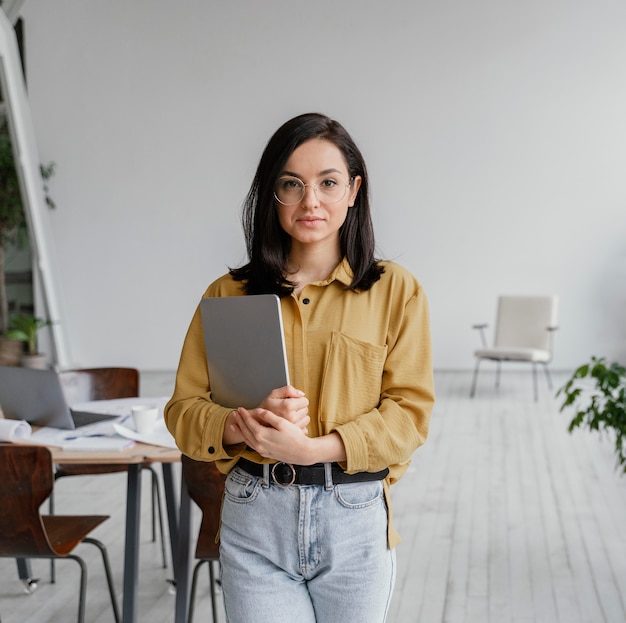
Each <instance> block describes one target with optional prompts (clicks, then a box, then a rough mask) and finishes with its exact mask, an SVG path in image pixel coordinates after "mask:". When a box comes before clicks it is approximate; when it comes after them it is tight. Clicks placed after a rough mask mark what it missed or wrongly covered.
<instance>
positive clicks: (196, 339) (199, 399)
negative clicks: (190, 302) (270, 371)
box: [164, 308, 244, 462]
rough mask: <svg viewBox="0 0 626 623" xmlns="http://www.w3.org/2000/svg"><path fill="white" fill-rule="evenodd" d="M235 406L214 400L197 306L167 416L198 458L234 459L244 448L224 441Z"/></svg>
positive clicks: (180, 445) (170, 425)
mask: <svg viewBox="0 0 626 623" xmlns="http://www.w3.org/2000/svg"><path fill="white" fill-rule="evenodd" d="M231 410H232V409H229V408H227V407H222V406H221V405H218V404H216V403H214V402H213V401H212V400H211V391H210V382H209V373H208V368H207V362H206V353H205V348H204V337H203V331H202V319H201V314H200V309H199V308H197V309H196V312H195V314H194V316H193V318H192V320H191V324H190V326H189V329H188V331H187V335H186V336H185V341H184V343H183V348H182V352H181V356H180V362H179V365H178V371H177V373H176V384H175V388H174V393H173V395H172V397H171V399H170V400H169V402H168V403H167V405H166V406H165V410H164V418H165V423H166V425H167V428H168V430H169V431H170V432H171V433H172V435H173V436H174V439H175V440H176V444H177V445H178V448H179V449H180V450H181V452H182V453H183V454H186V455H188V456H190V457H192V458H194V459H197V460H204V461H222V460H224V461H226V462H232V461H233V460H234V459H235V458H236V457H238V456H239V454H240V453H241V452H242V451H243V450H244V446H243V444H242V445H241V447H240V446H230V447H227V448H225V447H224V446H223V444H222V437H223V432H224V423H225V421H226V418H227V416H228V414H229V413H230V411H231Z"/></svg>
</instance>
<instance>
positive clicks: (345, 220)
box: [165, 113, 434, 623]
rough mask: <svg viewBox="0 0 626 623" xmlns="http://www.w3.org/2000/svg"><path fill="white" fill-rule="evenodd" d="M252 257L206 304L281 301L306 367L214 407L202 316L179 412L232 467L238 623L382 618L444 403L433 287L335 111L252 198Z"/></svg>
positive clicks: (227, 582)
mask: <svg viewBox="0 0 626 623" xmlns="http://www.w3.org/2000/svg"><path fill="white" fill-rule="evenodd" d="M243 223H244V230H245V235H246V243H247V250H248V256H249V262H248V263H247V264H246V265H245V266H242V267H239V268H235V269H231V270H230V272H229V273H228V274H227V275H224V276H223V277H221V278H219V279H218V280H217V281H215V282H214V283H213V284H211V285H210V286H209V288H208V289H207V291H206V292H205V294H204V296H240V295H246V294H263V293H275V294H277V295H279V296H280V297H281V310H282V314H283V324H284V331H285V344H286V349H287V358H288V362H289V375H290V379H291V381H292V384H293V386H288V387H281V388H276V389H275V390H274V391H272V392H271V393H270V394H269V395H268V396H267V398H265V399H264V400H263V401H262V402H261V404H260V405H259V406H258V408H255V409H250V410H246V409H244V408H236V409H234V408H233V407H234V406H236V405H230V406H228V405H218V404H215V403H214V402H212V401H211V387H210V382H209V378H208V373H207V365H206V359H205V351H204V341H203V334H202V325H201V319H200V314H199V312H198V311H197V312H196V314H195V316H194V318H193V319H192V322H191V326H190V327H189V331H188V333H187V336H186V338H185V343H184V346H183V350H182V355H181V360H180V365H179V368H178V373H177V377H176V387H175V391H174V395H173V396H172V398H171V400H170V401H169V403H168V405H167V407H166V409H165V419H166V422H167V425H168V428H169V430H170V431H171V432H172V434H173V435H174V436H175V438H176V440H177V443H178V446H179V448H180V449H181V451H182V452H183V453H185V454H188V455H189V456H191V457H193V458H195V459H199V460H206V461H216V462H217V465H218V467H219V469H220V470H221V471H223V472H224V473H228V474H229V476H228V478H227V481H226V494H225V496H224V501H223V506H222V528H221V532H220V548H221V549H220V560H221V565H222V585H223V589H224V602H225V608H226V614H227V617H228V620H229V621H230V622H231V623H252V622H254V623H265V622H267V623H290V622H291V621H297V622H298V623H314V622H315V621H317V622H320V623H334V622H337V623H339V622H341V623H346V622H355V623H357V622H358V623H367V622H371V623H382V622H383V621H384V620H385V618H386V615H387V610H388V607H389V601H390V598H391V593H392V590H393V583H394V578H395V555H394V549H393V548H394V546H395V545H396V544H397V543H398V541H399V537H398V535H397V533H396V531H395V530H394V528H393V525H392V522H391V504H390V496H389V487H390V485H391V484H393V483H394V482H396V481H397V480H398V478H400V476H402V474H403V473H404V472H405V471H406V469H407V467H408V464H409V461H410V458H411V455H412V453H413V451H414V450H415V449H416V448H417V447H418V446H420V445H421V444H422V443H423V442H424V441H425V439H426V436H427V433H428V425H429V419H430V412H431V409H432V405H433V401H434V390H433V378H432V367H431V349H430V332H429V321H428V308H427V302H426V297H425V295H424V293H423V291H422V289H421V287H420V285H419V284H418V283H417V281H416V280H415V278H414V277H413V276H412V275H411V274H410V273H408V271H406V270H405V269H403V268H401V267H400V266H399V265H397V264H395V263H392V262H383V261H377V260H376V259H375V258H374V234H373V228H372V221H371V214H370V207H369V196H368V177H367V171H366V167H365V162H364V160H363V157H362V155H361V153H360V151H359V149H358V148H357V146H356V145H355V143H354V141H353V140H352V139H351V137H350V136H349V134H348V133H347V132H346V130H345V129H344V128H343V127H342V126H341V125H340V124H339V123H337V122H336V121H334V120H332V119H329V118H328V117H326V116H324V115H320V114H313V113H311V114H305V115H301V116H298V117H296V118H294V119H291V120H290V121H288V122H287V123H285V124H284V125H283V126H282V127H280V128H279V129H278V130H277V131H276V133H275V134H274V136H273V137H272V138H271V139H270V141H269V142H268V144H267V146H266V148H265V151H264V152H263V155H262V157H261V160H260V163H259V166H258V169H257V172H256V175H255V178H254V180H253V182H252V186H251V188H250V191H249V193H248V196H247V199H246V202H245V204H244V214H243Z"/></svg>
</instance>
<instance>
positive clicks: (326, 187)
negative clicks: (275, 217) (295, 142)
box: [274, 177, 350, 205]
mask: <svg viewBox="0 0 626 623" xmlns="http://www.w3.org/2000/svg"><path fill="white" fill-rule="evenodd" d="M349 185H350V184H346V183H345V181H344V180H342V179H335V178H326V179H324V180H322V181H321V182H319V183H318V184H304V183H303V182H302V180H300V179H298V178H297V177H281V178H279V180H278V181H277V182H276V187H275V189H274V195H275V197H276V199H278V201H279V202H280V203H282V204H284V205H295V204H296V203H300V202H301V201H302V199H304V195H305V193H306V187H307V186H311V187H312V188H313V189H315V192H316V193H317V196H318V198H319V199H320V200H321V201H325V202H328V203H337V202H338V201H341V200H342V199H343V198H344V197H345V195H346V191H347V189H348V186H349Z"/></svg>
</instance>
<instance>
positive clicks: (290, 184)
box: [280, 180, 302, 190]
mask: <svg viewBox="0 0 626 623" xmlns="http://www.w3.org/2000/svg"><path fill="white" fill-rule="evenodd" d="M280 187H281V188H283V189H284V190H293V189H295V188H302V183H301V182H299V181H298V180H281V182H280Z"/></svg>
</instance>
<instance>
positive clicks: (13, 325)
mask: <svg viewBox="0 0 626 623" xmlns="http://www.w3.org/2000/svg"><path fill="white" fill-rule="evenodd" d="M50 324H52V323H51V322H50V321H49V320H43V319H42V318H37V317H35V316H31V315H30V314H16V315H15V316H13V317H12V318H11V322H10V324H9V330H8V331H7V333H6V336H7V337H8V338H9V339H12V340H19V341H21V342H25V343H26V353H25V357H24V358H23V359H22V364H23V365H26V366H29V367H36V368H41V367H45V365H46V364H45V355H43V354H42V353H40V352H38V350H37V334H38V333H39V331H40V330H41V329H43V328H44V327H47V326H49V325H50Z"/></svg>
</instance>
